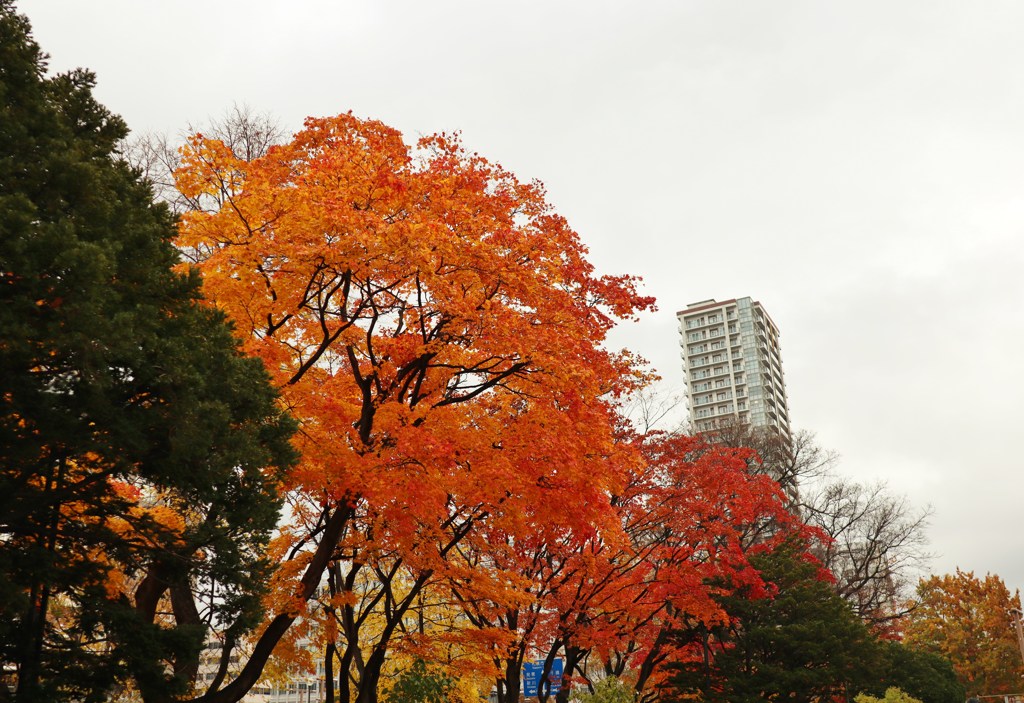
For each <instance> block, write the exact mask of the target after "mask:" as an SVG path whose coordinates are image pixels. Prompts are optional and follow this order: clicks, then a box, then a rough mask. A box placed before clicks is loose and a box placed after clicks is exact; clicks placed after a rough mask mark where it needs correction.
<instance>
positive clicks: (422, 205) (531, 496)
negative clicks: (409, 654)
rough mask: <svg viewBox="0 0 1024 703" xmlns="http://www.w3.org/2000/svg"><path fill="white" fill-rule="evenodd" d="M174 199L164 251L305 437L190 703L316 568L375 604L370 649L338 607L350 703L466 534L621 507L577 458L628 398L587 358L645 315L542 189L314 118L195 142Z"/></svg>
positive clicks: (450, 146) (224, 697) (628, 382)
mask: <svg viewBox="0 0 1024 703" xmlns="http://www.w3.org/2000/svg"><path fill="white" fill-rule="evenodd" d="M177 178H178V187H179V188H180V189H181V191H182V193H183V194H184V195H185V196H186V197H187V198H189V199H191V200H192V202H198V203H201V204H203V207H202V208H200V209H196V210H194V211H192V212H189V213H186V214H185V215H184V216H183V218H182V222H181V227H180V237H179V240H178V244H179V246H180V247H181V248H182V250H183V251H185V252H186V253H187V255H188V256H189V257H190V258H191V259H192V261H193V262H194V264H195V265H196V266H197V267H198V268H199V270H200V271H201V272H202V275H203V278H204V281H205V288H204V290H205V291H206V295H207V296H208V297H209V298H210V299H211V301H212V302H213V303H214V304H216V305H217V306H218V307H220V308H222V309H223V310H224V311H225V312H226V313H227V314H228V315H229V316H230V318H231V319H232V320H234V322H235V325H236V331H237V334H238V335H239V336H240V337H241V338H242V339H243V344H244V346H245V348H246V350H247V351H248V352H249V353H251V354H254V355H256V356H258V357H259V358H261V359H262V360H263V361H264V363H265V365H266V367H267V369H268V371H269V373H270V374H271V376H272V377H273V378H274V380H275V382H276V385H277V386H278V388H279V389H280V393H281V396H282V398H283V400H284V403H285V404H286V405H287V407H288V409H289V411H290V412H291V413H292V414H293V415H294V416H295V417H297V418H298V419H299V420H300V422H301V428H300V433H299V439H298V442H297V443H298V445H299V449H300V450H301V452H302V456H303V459H302V462H301V464H300V466H299V467H298V468H297V469H296V470H294V471H293V472H292V473H291V474H290V476H289V478H288V482H287V485H286V489H287V490H289V491H291V492H292V494H293V496H297V498H296V499H295V504H296V505H300V504H301V515H297V517H296V519H295V520H294V521H293V523H292V524H291V525H290V526H288V527H287V528H286V529H284V530H283V531H282V541H283V543H284V546H283V547H281V548H280V553H281V554H282V555H283V556H284V563H283V567H282V570H281V578H280V583H279V584H278V588H277V600H276V601H275V602H274V603H273V608H274V611H275V614H274V616H273V617H272V619H270V621H269V622H268V624H267V626H266V628H265V629H264V631H263V634H262V636H261V637H260V639H259V641H258V642H257V643H256V644H255V646H254V649H253V654H252V656H251V658H250V660H249V662H248V664H247V665H246V666H245V667H244V668H243V670H242V672H241V674H240V675H239V676H238V678H237V679H236V680H234V681H233V682H231V683H230V684H228V685H227V686H226V687H225V688H224V689H222V690H220V691H217V692H210V693H208V694H207V695H206V696H205V698H204V700H206V701H209V702H210V703H217V702H220V701H234V700H238V699H239V698H240V697H241V695H243V694H244V692H245V691H246V690H248V688H249V687H251V686H252V684H253V683H254V682H255V681H256V680H257V678H258V676H259V673H260V670H261V669H262V667H263V664H264V663H265V662H266V659H267V657H268V656H269V655H270V652H271V651H272V649H273V647H274V644H275V643H276V642H277V641H278V640H279V639H280V638H281V636H282V635H283V634H284V632H285V631H286V630H287V629H288V627H289V626H290V625H291V623H292V622H293V621H294V620H295V619H296V617H298V616H299V615H300V614H302V613H304V612H307V608H306V605H307V603H308V602H309V601H310V599H311V597H312V596H313V595H314V594H315V593H316V592H317V589H318V587H319V586H320V584H321V579H322V575H323V574H324V572H325V570H326V569H327V568H328V566H329V565H332V564H333V565H335V566H336V567H340V572H337V573H339V575H340V576H341V578H340V580H339V586H340V588H341V590H342V591H345V589H349V592H350V593H351V589H353V588H354V587H355V583H356V582H357V581H358V577H359V576H360V575H366V576H368V577H370V576H372V577H373V578H374V579H375V580H376V585H375V586H365V588H370V589H377V590H375V591H374V592H376V593H379V594H380V598H381V599H384V600H386V601H387V608H386V617H385V619H384V622H383V624H382V625H380V626H379V627H378V628H376V629H375V632H374V633H373V640H372V641H369V642H364V641H363V639H362V634H361V632H359V631H358V629H359V624H358V620H359V618H358V615H357V613H356V612H355V611H354V610H352V608H353V607H355V603H356V600H357V599H356V598H355V597H353V596H352V595H349V596H346V597H341V598H339V599H337V601H336V603H337V604H338V607H339V608H340V610H341V611H343V616H342V617H343V619H344V618H345V617H348V618H349V619H350V620H352V622H353V625H352V627H353V628H355V629H352V628H350V630H349V631H348V632H346V638H345V642H346V646H348V647H353V648H355V650H354V651H352V652H351V656H349V657H348V658H346V657H345V656H343V657H342V658H341V662H342V664H343V666H347V664H345V662H349V663H351V662H352V661H354V660H359V662H360V666H359V667H358V671H359V675H358V679H357V680H354V681H353V686H354V690H355V691H356V695H357V699H358V700H360V701H372V700H375V699H376V690H377V687H378V684H379V677H380V672H381V669H382V666H383V662H384V658H385V656H386V653H387V650H388V643H389V641H390V639H391V637H393V636H394V634H395V632H396V631H397V630H399V629H400V628H401V626H402V623H403V619H404V618H406V617H408V614H409V612H410V608H411V607H412V606H413V605H414V603H415V602H416V598H417V596H418V594H419V593H420V592H422V590H423V588H424V587H425V586H426V585H427V584H428V583H430V582H431V580H432V579H436V578H438V577H439V574H442V573H444V572H446V570H449V569H462V570H463V571H465V568H464V564H462V563H461V560H459V559H456V558H455V555H456V554H457V553H458V550H457V547H458V545H460V543H462V542H463V541H464V540H467V539H472V538H473V536H474V533H475V530H476V529H477V527H478V526H479V525H481V524H488V525H495V526H496V529H497V526H501V529H505V530H508V531H509V532H512V533H522V532H523V531H530V530H533V529H535V527H536V524H535V521H536V520H538V519H539V520H549V519H555V520H558V519H562V520H565V519H567V518H565V517H562V518H558V517H557V515H559V514H561V515H573V517H574V519H578V520H582V521H587V520H589V519H590V518H591V517H592V514H593V512H594V511H595V510H600V506H601V505H603V504H606V503H607V500H606V499H605V500H602V498H604V497H605V496H607V495H609V494H612V493H614V492H616V491H617V490H618V486H616V485H614V482H615V481H616V480H617V479H618V477H617V476H616V475H615V474H613V473H608V472H602V471H600V470H595V468H594V461H593V460H594V458H595V457H600V456H604V455H606V454H608V453H609V452H610V451H611V448H612V444H613V436H612V431H611V427H612V420H611V418H612V413H611V410H610V408H609V406H608V401H607V399H608V398H610V397H612V396H614V395H615V394H617V393H620V392H622V391H625V390H628V389H629V388H631V387H633V386H635V385H636V384H637V383H639V382H640V381H641V380H642V379H641V375H640V374H639V373H638V371H637V365H636V363H635V360H634V359H632V358H631V357H629V356H628V355H626V354H614V353H610V352H608V351H607V350H605V349H604V348H603V347H602V346H601V343H602V341H603V340H604V338H605V335H606V333H607V332H608V330H609V329H610V328H611V326H612V325H613V324H614V323H615V322H616V321H617V320H620V319H624V318H630V317H632V316H633V315H634V314H635V313H636V312H638V311H640V310H644V309H650V308H651V307H652V305H653V301H652V300H651V299H649V298H645V297H642V296H639V295H638V294H637V292H636V290H635V281H634V279H632V278H631V277H628V276H618V277H611V276H597V275H595V274H594V271H593V268H592V266H591V265H590V264H589V263H588V262H587V260H586V258H585V255H586V250H585V248H584V247H583V245H582V244H581V243H580V240H579V238H578V237H577V235H576V234H575V233H574V232H573V231H572V229H570V227H569V226H568V225H567V223H566V222H565V220H564V219H563V218H561V217H560V216H558V215H557V214H556V213H554V212H553V210H552V209H551V207H550V206H549V204H548V203H547V202H546V200H545V194H544V190H543V188H542V187H541V186H540V185H539V184H537V183H522V182H520V181H518V180H517V179H516V178H515V177H514V176H513V175H512V174H510V173H508V172H507V171H505V170H503V169H502V168H501V167H500V166H498V165H496V164H494V163H491V162H489V161H488V160H486V159H484V158H483V157H481V156H478V155H476V154H471V153H468V152H467V151H466V150H465V149H464V148H463V147H462V145H461V144H460V143H459V140H458V139H457V138H456V137H453V136H450V135H436V136H431V137H427V138H424V139H421V140H420V141H419V142H418V143H417V145H416V147H415V148H411V147H410V146H408V145H407V144H406V143H405V142H404V141H403V139H402V136H401V135H400V134H399V133H398V132H397V131H396V130H394V129H392V128H390V127H387V126H386V125H383V124H381V123H380V122H375V121H370V120H361V119H358V118H356V117H354V116H352V115H349V114H345V115H339V116H336V117H330V118H322V119H312V118H311V119H309V120H307V121H306V124H305V128H304V129H303V130H302V131H301V132H299V133H298V134H296V135H295V137H294V139H293V140H292V141H291V142H289V143H287V144H284V145H282V146H278V147H275V148H272V149H271V150H270V151H269V152H268V153H267V154H266V155H265V156H262V157H258V158H254V159H252V160H250V161H244V160H241V159H239V158H237V157H235V156H234V155H233V154H232V152H231V151H230V149H228V148H227V147H225V146H224V145H223V144H222V143H220V142H218V141H215V140H207V139H204V138H203V137H201V136H198V135H197V136H196V137H194V138H193V139H192V140H191V141H190V142H189V144H188V146H187V147H186V149H185V151H184V153H183V160H182V167H181V169H180V170H179V172H178V174H177ZM556 508H557V509H556ZM400 573H401V574H402V575H403V581H402V588H401V589H400V590H401V593H400V594H399V593H398V590H396V589H395V588H394V587H393V579H394V578H395V577H396V576H397V575H398V574H400ZM467 574H468V575H467ZM461 577H462V578H467V577H468V578H472V573H469V572H467V573H465V574H462V575H461ZM346 608H348V609H349V610H348V612H347V613H344V611H345V609H346ZM364 622H365V621H364ZM354 670H355V668H354V667H353V668H352V669H351V670H350V671H344V672H342V673H343V674H345V675H346V676H349V675H352V672H353V671H354ZM341 688H342V690H340V691H339V696H340V697H341V699H342V700H346V699H347V697H348V691H347V690H346V687H344V686H343V687H341Z"/></svg>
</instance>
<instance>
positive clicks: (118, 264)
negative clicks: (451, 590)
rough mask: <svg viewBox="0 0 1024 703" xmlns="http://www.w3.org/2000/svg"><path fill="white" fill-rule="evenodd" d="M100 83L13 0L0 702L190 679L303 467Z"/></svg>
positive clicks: (0, 210)
mask: <svg viewBox="0 0 1024 703" xmlns="http://www.w3.org/2000/svg"><path fill="white" fill-rule="evenodd" d="M93 82H94V79H93V76H92V75H91V74H90V73H88V72H87V71H82V70H78V71H73V72H71V73H69V74H66V75H60V76H56V77H47V75H46V63H45V56H44V55H43V54H42V53H41V52H40V50H39V48H38V46H37V45H36V44H35V42H34V41H33V40H32V38H31V34H30V28H29V24H28V21H27V20H26V19H25V18H24V17H22V16H20V15H18V14H17V13H16V11H15V9H14V7H13V3H12V2H11V0H0V677H2V681H0V701H3V700H12V701H17V702H18V703H23V702H28V701H59V700H71V699H74V700H79V701H100V700H105V699H106V697H107V695H108V693H109V692H110V691H111V690H113V689H114V688H115V687H117V686H119V685H130V686H133V687H135V688H137V689H138V690H139V691H140V692H141V693H142V694H143V695H144V697H145V698H146V699H147V700H151V701H156V700H162V699H167V698H169V697H170V696H173V695H176V694H180V693H183V692H185V691H186V690H187V689H188V687H189V685H190V682H191V679H192V678H193V677H194V676H195V673H196V670H197V666H198V656H199V651H200V648H201V646H202V643H203V641H204V637H205V635H206V632H207V630H208V628H209V627H210V626H211V625H216V626H217V627H218V628H219V629H222V630H224V631H226V632H227V633H228V634H229V636H233V635H238V634H241V633H242V632H244V631H245V630H246V629H248V628H250V627H252V625H253V624H254V622H255V619H256V618H257V617H258V615H259V595H260V592H261V588H262V586H263V584H264V582H265V579H266V576H267V572H268V569H269V566H268V564H267V563H266V560H265V558H264V555H263V547H264V546H265V544H266V540H267V539H268V535H269V533H270V531H271V530H272V529H273V526H274V524H275V521H276V519H277V516H278V514H279V509H280V500H279V497H278V495H277V488H278V485H279V481H280V477H281V472H282V471H284V470H285V469H286V468H287V466H289V464H290V462H291V461H292V460H293V457H292V450H291V449H290V446H289V444H288V438H289V436H290V434H291V432H292V431H293V425H292V423H291V421H290V420H289V419H288V418H286V417H285V416H283V415H282V414H281V413H280V411H279V410H278V409H277V408H276V405H275V403H276V397H275V393H274V392H273V390H272V389H271V387H270V385H269V383H268V380H267V377H266V374H265V372H264V370H263V369H262V367H261V366H260V363H259V362H257V361H255V360H251V359H248V358H245V357H244V356H242V355H241V353H240V352H239V349H238V346H237V342H236V341H235V340H234V338H233V337H232V335H231V331H230V329H229V327H228V326H227V324H226V323H225V321H224V319H223V317H222V316H221V315H220V314H219V313H217V312H216V311H215V310H213V309H211V308H210V307H208V306H205V305H204V304H202V302H201V300H200V298H201V293H200V282H199V281H198V279H197V278H196V277H195V276H194V275H192V274H190V273H188V272H180V271H177V270H176V269H175V266H176V265H177V264H178V256H177V254H176V252H175V250H174V248H173V247H172V246H171V239H172V237H173V235H174V223H173V220H172V217H171V216H170V215H169V213H168V212H167V211H166V209H165V208H163V207H160V206H154V205H153V203H152V196H151V192H150V190H149V188H148V187H147V186H146V184H145V183H143V182H142V181H141V179H140V178H139V177H138V175H137V174H136V173H134V172H133V171H132V170H131V169H130V168H129V167H128V166H126V165H125V164H124V163H123V162H121V161H120V160H119V159H118V156H117V145H118V143H119V141H120V140H121V139H123V137H124V136H125V134H126V133H127V130H126V128H125V125H124V123H123V122H122V121H121V120H120V119H119V118H117V117H116V116H113V115H111V114H110V113H109V112H108V111H107V110H106V109H105V108H104V107H103V106H101V105H99V104H98V103H97V102H96V101H95V100H94V98H93V97H92V86H93ZM158 506H159V507H161V508H166V509H167V511H166V512H167V513H168V514H172V515H176V516H178V517H180V518H181V519H182V521H183V524H184V528H181V527H180V526H179V527H171V526H169V525H168V524H167V523H166V522H165V521H161V520H159V519H155V518H154V517H153V516H154V515H155V514H157V513H154V511H153V510H152V508H153V507H158ZM147 508H148V509H147Z"/></svg>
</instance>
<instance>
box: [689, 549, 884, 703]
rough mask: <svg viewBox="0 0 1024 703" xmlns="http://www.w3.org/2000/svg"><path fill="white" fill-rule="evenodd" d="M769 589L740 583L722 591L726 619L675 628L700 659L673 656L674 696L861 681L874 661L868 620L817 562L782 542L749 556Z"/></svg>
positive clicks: (812, 692)
mask: <svg viewBox="0 0 1024 703" xmlns="http://www.w3.org/2000/svg"><path fill="white" fill-rule="evenodd" d="M751 562H752V563H753V564H754V565H755V567H756V568H757V569H759V570H760V571H761V573H762V575H763V577H764V578H765V579H766V580H767V581H769V582H771V583H772V584H773V586H774V589H775V590H776V592H775V594H774V596H772V597H770V598H749V597H748V596H747V594H745V593H743V592H742V590H741V591H740V592H738V593H730V594H729V595H726V596H723V597H722V599H721V603H722V606H723V608H724V610H725V612H726V613H727V614H728V615H729V617H730V624H729V625H728V626H723V627H720V628H714V629H713V630H711V631H710V632H709V633H707V637H706V638H705V636H704V633H703V632H702V631H699V630H695V631H692V632H680V633H678V639H679V643H680V644H682V645H687V644H689V645H690V646H691V647H692V648H694V649H695V650H697V651H700V650H702V649H703V648H704V646H705V645H704V642H705V641H706V642H707V645H706V647H707V653H708V659H707V664H706V665H705V663H704V662H703V660H702V659H703V657H698V659H699V660H698V661H696V662H691V663H683V664H678V665H676V667H677V668H678V671H677V673H676V674H675V675H674V676H673V677H672V679H671V681H670V691H671V696H672V698H673V699H676V697H678V699H684V698H686V697H687V696H692V695H693V694H699V695H700V699H701V700H703V701H707V702H708V703H712V702H715V703H718V702H721V703H750V702H753V701H771V700H787V701H797V702H808V703H809V702H810V701H816V700H831V698H830V697H831V696H837V695H840V696H841V695H845V694H846V693H847V692H850V693H855V692H858V691H860V690H862V689H863V685H862V684H863V682H865V681H868V680H870V677H871V672H872V671H873V670H874V669H876V668H877V662H876V649H875V647H874V641H873V640H872V638H871V635H870V633H869V632H868V630H867V627H866V626H865V625H864V623H862V622H861V621H860V620H859V619H858V618H857V617H856V615H854V613H853V611H852V610H851V609H850V607H849V605H848V604H847V603H846V602H845V601H844V600H843V599H842V598H841V597H840V596H839V595H837V594H836V592H835V591H834V590H833V588H832V586H831V584H829V583H828V582H827V581H825V580H822V578H821V574H820V567H819V566H818V565H817V564H814V563H812V562H810V561H808V560H806V559H805V558H804V557H803V549H802V548H800V546H799V545H798V544H793V543H789V544H787V545H784V546H782V547H780V548H778V549H776V550H775V551H772V552H765V553H762V554H760V555H758V556H756V557H753V558H752V559H751Z"/></svg>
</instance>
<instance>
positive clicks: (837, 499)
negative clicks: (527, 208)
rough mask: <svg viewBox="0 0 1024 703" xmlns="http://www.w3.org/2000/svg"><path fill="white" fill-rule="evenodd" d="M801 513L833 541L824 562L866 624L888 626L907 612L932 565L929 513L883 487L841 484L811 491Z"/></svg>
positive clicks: (827, 546)
mask: <svg viewBox="0 0 1024 703" xmlns="http://www.w3.org/2000/svg"><path fill="white" fill-rule="evenodd" d="M802 510H803V513H804V519H805V520H806V521H807V523H808V524H810V525H814V526H815V527H818V528H820V529H821V530H823V531H824V532H825V533H826V534H827V535H828V536H829V538H830V540H831V541H830V542H828V543H827V544H825V545H824V546H823V551H822V553H821V555H820V557H821V559H822V562H823V563H824V565H825V566H826V567H827V568H828V569H829V570H830V571H831V572H832V574H833V575H834V576H835V578H836V590H837V591H838V592H839V595H841V596H842V597H843V598H845V599H846V600H847V601H848V602H849V603H850V604H851V605H852V606H853V609H854V611H855V612H856V613H857V614H858V615H860V617H861V618H862V619H863V620H865V621H867V622H869V623H872V624H874V625H877V626H885V625H886V624H887V623H890V622H892V621H894V620H897V619H898V618H900V617H902V616H903V615H905V614H906V613H907V612H908V606H907V603H908V602H909V599H910V596H911V594H912V590H913V587H914V585H915V584H916V582H917V577H918V576H919V575H920V573H921V572H922V570H923V569H924V567H925V566H926V565H927V563H928V561H929V559H930V555H929V554H928V552H927V545H928V540H927V536H926V534H925V530H926V528H927V525H928V518H929V516H930V515H931V509H930V508H928V507H926V508H915V507H914V506H912V505H911V504H910V502H909V501H908V500H907V498H905V497H903V496H897V495H893V494H892V493H891V492H890V491H889V490H888V488H887V487H886V486H885V484H883V483H875V484H860V483H854V482H851V481H848V480H845V479H841V478H837V479H831V480H829V481H827V482H825V483H823V484H822V485H821V486H820V487H817V488H815V489H814V490H810V491H807V492H806V493H805V495H804V496H803V500H802Z"/></svg>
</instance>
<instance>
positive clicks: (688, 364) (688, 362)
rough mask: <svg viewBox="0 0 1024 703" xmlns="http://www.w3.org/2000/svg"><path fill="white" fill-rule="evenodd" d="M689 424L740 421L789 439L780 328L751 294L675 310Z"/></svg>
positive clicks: (709, 426)
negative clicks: (748, 296) (751, 297)
mask: <svg viewBox="0 0 1024 703" xmlns="http://www.w3.org/2000/svg"><path fill="white" fill-rule="evenodd" d="M676 317H677V319H678V320H679V334H680V335H681V337H680V346H681V347H682V350H681V356H682V358H683V375H684V378H685V381H686V400H687V408H688V410H689V414H690V425H691V426H692V428H693V429H694V430H696V431H698V432H706V431H709V430H713V429H715V428H716V427H722V426H723V425H728V424H735V423H741V424H745V425H749V426H750V427H752V428H764V429H770V430H771V431H773V432H774V433H776V434H777V435H778V436H779V437H780V438H781V439H783V440H784V442H785V443H786V444H789V443H790V442H791V440H792V435H791V430H790V424H789V404H788V402H787V400H786V385H785V382H784V380H783V376H782V353H781V351H780V347H779V328H778V327H776V326H775V323H774V322H773V321H772V319H771V317H769V315H768V313H767V312H766V311H765V309H764V307H763V306H762V305H761V303H759V302H757V301H754V300H751V299H750V298H738V299H734V300H726V301H723V302H718V301H716V300H702V301H700V302H697V303H691V304H690V305H688V306H687V308H686V309H685V310H681V311H679V312H678V313H676Z"/></svg>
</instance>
